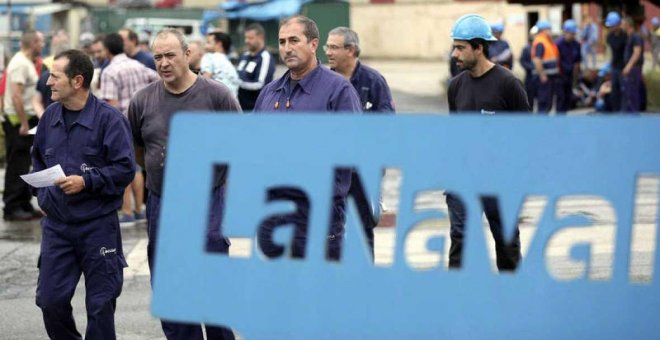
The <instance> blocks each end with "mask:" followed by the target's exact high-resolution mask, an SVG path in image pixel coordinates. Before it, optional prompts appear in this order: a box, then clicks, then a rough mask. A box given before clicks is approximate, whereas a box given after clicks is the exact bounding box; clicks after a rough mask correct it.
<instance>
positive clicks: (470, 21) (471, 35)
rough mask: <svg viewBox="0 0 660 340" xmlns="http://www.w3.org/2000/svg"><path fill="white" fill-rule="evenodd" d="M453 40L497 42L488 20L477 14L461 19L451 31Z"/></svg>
mask: <svg viewBox="0 0 660 340" xmlns="http://www.w3.org/2000/svg"><path fill="white" fill-rule="evenodd" d="M451 38H452V39H454V40H472V39H484V40H486V41H496V40H497V38H495V37H494V36H493V31H492V30H491V29H490V25H488V23H487V22H486V20H485V19H484V18H483V17H481V16H479V15H476V14H466V15H464V16H462V17H460V18H459V19H458V20H457V21H456V23H455V24H454V27H452V29H451Z"/></svg>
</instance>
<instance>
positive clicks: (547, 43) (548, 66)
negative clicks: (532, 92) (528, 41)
mask: <svg viewBox="0 0 660 340" xmlns="http://www.w3.org/2000/svg"><path fill="white" fill-rule="evenodd" d="M538 44H542V45H543V55H542V56H537V55H536V46H538ZM532 58H539V59H541V61H543V70H545V74H547V75H555V74H559V48H557V45H556V44H555V42H554V41H552V38H551V37H550V35H549V34H547V33H545V32H543V33H539V34H537V35H536V37H534V41H533V42H532Z"/></svg>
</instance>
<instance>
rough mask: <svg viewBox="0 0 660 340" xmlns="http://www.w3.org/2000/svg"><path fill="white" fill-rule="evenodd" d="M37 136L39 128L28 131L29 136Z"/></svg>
mask: <svg viewBox="0 0 660 340" xmlns="http://www.w3.org/2000/svg"><path fill="white" fill-rule="evenodd" d="M36 134H37V126H35V127H33V128H31V129H30V130H28V135H36Z"/></svg>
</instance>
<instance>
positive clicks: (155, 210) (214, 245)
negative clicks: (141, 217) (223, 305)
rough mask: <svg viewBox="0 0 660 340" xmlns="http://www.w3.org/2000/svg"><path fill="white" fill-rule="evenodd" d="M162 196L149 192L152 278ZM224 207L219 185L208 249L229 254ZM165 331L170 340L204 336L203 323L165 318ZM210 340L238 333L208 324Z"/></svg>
mask: <svg viewBox="0 0 660 340" xmlns="http://www.w3.org/2000/svg"><path fill="white" fill-rule="evenodd" d="M160 199H161V198H160V196H159V195H157V194H154V193H153V192H149V196H148V197H147V233H148V235H149V245H148V246H147V259H148V260H149V270H150V271H151V279H152V282H153V277H154V271H153V269H154V263H155V261H156V258H155V255H156V253H155V250H156V249H155V246H156V239H157V237H158V228H159V225H160V220H159V218H160V216H159V214H160V203H161V202H160ZM223 209H224V187H218V188H215V189H214V190H213V197H212V199H211V209H210V212H209V224H208V227H207V240H206V250H207V251H209V252H216V253H223V254H227V253H229V241H228V240H227V239H226V238H224V237H223V236H222V231H221V227H220V226H221V224H222V215H223ZM161 326H162V328H163V333H165V337H166V338H167V339H168V340H175V339H176V340H178V339H180V340H202V339H204V335H203V332H202V325H200V324H189V323H181V322H171V321H166V320H161ZM205 328H206V335H207V339H209V340H211V339H213V340H215V339H217V340H221V339H222V340H224V339H234V333H233V332H232V331H231V329H229V328H226V327H214V326H209V325H205Z"/></svg>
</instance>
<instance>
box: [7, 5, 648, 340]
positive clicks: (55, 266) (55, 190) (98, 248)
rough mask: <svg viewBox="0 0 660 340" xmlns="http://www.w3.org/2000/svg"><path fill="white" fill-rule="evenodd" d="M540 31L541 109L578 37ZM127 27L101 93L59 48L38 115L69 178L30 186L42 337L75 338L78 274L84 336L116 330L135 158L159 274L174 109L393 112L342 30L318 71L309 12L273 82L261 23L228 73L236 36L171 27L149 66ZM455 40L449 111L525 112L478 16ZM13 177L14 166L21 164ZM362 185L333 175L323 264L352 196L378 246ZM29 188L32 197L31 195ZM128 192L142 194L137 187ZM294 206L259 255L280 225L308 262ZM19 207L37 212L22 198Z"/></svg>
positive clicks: (456, 228)
mask: <svg viewBox="0 0 660 340" xmlns="http://www.w3.org/2000/svg"><path fill="white" fill-rule="evenodd" d="M536 26H537V27H538V29H539V33H538V34H537V36H536V37H535V39H534V42H533V44H532V47H531V49H532V51H531V55H532V59H533V60H534V65H535V70H536V72H537V75H538V77H539V80H540V85H539V107H543V108H544V110H545V109H548V110H549V108H547V106H548V103H547V100H546V98H547V96H546V94H545V93H546V92H547V91H554V86H556V84H555V83H556V81H555V79H556V78H554V77H555V76H559V75H561V72H560V70H562V69H570V72H569V74H571V75H572V74H573V73H572V72H574V70H575V69H579V62H580V60H579V59H578V58H579V55H580V47H579V45H577V57H576V56H574V59H576V60H575V62H572V63H570V67H569V66H568V65H566V66H565V65H563V64H562V62H561V60H560V58H559V57H560V55H561V54H562V53H567V54H570V55H573V53H575V51H574V47H575V45H574V44H570V45H567V46H569V47H566V48H567V51H568V52H562V51H563V50H564V48H562V47H558V46H557V45H555V43H554V41H552V40H551V39H550V37H549V29H550V27H549V24H546V23H545V22H539V23H537V25H536ZM564 31H565V32H568V33H571V25H570V22H567V23H565V24H564ZM125 33H126V37H122V35H121V33H117V34H115V33H112V34H109V35H107V36H106V37H105V38H104V39H103V41H102V44H103V49H104V50H105V51H107V55H108V60H109V62H107V63H104V64H106V66H105V67H104V69H103V71H102V74H101V77H100V78H101V80H100V83H101V87H100V92H98V93H99V95H98V96H96V95H94V94H93V91H92V90H94V89H93V86H92V85H91V83H92V78H93V74H94V70H93V64H92V61H91V60H90V58H89V56H88V55H86V54H85V53H83V52H81V51H78V50H67V51H64V52H62V53H59V54H57V55H56V56H55V57H54V63H53V68H52V70H51V72H50V75H49V77H48V81H47V85H48V86H49V88H50V89H51V91H52V95H51V98H52V99H53V100H54V101H55V103H54V104H52V105H50V106H48V108H47V109H46V110H45V112H44V114H43V117H42V119H41V120H40V121H39V123H38V124H39V126H38V130H37V132H36V136H35V138H34V146H33V148H32V152H31V156H32V163H33V166H34V170H33V171H39V170H43V169H46V168H48V167H51V166H54V165H57V164H60V165H61V166H62V169H63V170H64V172H65V174H66V176H65V177H62V178H60V179H58V180H57V181H56V182H55V185H54V186H50V187H46V188H37V189H32V194H34V195H36V196H37V198H38V201H39V205H40V207H41V208H42V209H43V210H44V211H45V212H46V216H45V217H44V218H43V222H42V228H43V239H42V248H41V254H40V257H39V268H40V269H39V280H38V284H37V305H38V306H39V307H40V308H41V309H42V312H43V317H44V322H45V326H46V330H47V332H48V334H49V336H50V337H51V338H67V339H69V338H71V339H79V338H81V336H80V334H79V333H78V331H77V329H76V326H75V322H74V320H73V315H72V308H71V304H70V301H71V298H72V296H73V294H74V291H75V288H76V285H77V283H78V281H79V279H80V275H81V274H83V275H85V280H86V296H87V304H86V308H87V314H88V326H87V330H86V337H87V338H110V339H112V338H115V329H114V311H115V307H116V299H117V297H118V296H119V294H120V293H121V288H122V284H123V274H122V269H123V268H124V267H125V266H126V261H125V259H124V255H123V251H122V245H121V232H120V228H119V217H118V215H117V210H119V209H120V208H121V207H122V203H123V202H124V203H125V202H126V199H125V195H126V191H127V188H130V187H131V183H132V182H133V183H136V178H137V176H136V174H137V173H141V170H136V169H138V166H140V167H143V168H144V170H145V171H146V174H147V177H146V188H147V189H148V196H147V198H146V211H145V212H144V213H145V217H146V220H147V228H148V238H149V245H148V259H149V266H150V269H153V268H154V267H153V266H154V263H155V260H156V259H155V244H156V239H157V235H158V230H159V226H160V221H159V216H160V214H159V212H160V206H161V195H162V186H163V180H164V168H165V162H166V159H167V149H166V147H167V143H168V140H169V129H170V125H169V124H170V118H171V117H172V115H173V114H174V113H175V112H180V111H184V112H190V111H213V112H235V113H240V112H242V111H248V110H251V111H252V112H253V113H254V114H271V113H284V112H286V113H296V112H306V113H310V112H311V113H319V114H335V113H338V112H343V113H352V114H359V113H362V112H374V113H393V112H394V110H395V108H394V102H393V100H392V96H391V93H390V89H389V87H388V85H387V82H386V81H385V79H384V78H383V76H382V75H380V74H379V73H378V72H377V71H375V70H374V69H372V68H370V67H368V66H367V65H364V64H362V63H361V62H360V60H359V56H360V52H361V51H360V45H359V38H358V36H357V34H356V33H355V32H354V31H352V30H350V29H348V28H346V27H338V28H335V29H333V30H331V31H330V32H329V36H328V39H327V41H326V43H325V45H324V46H323V50H324V51H325V53H326V55H327V57H328V60H329V65H330V68H326V67H324V66H323V65H321V63H320V61H319V60H318V59H317V58H316V51H317V49H318V47H319V44H320V33H319V30H318V27H317V25H316V23H315V22H314V21H313V20H311V19H309V18H307V17H305V16H294V17H291V18H287V19H285V20H283V21H282V22H281V24H280V27H279V34H278V45H279V56H280V59H281V60H282V62H283V63H284V65H285V66H286V68H287V72H286V73H285V74H284V75H283V76H282V77H280V78H279V79H275V80H273V79H272V78H273V73H274V59H273V58H272V57H271V55H270V54H269V53H268V51H267V50H266V49H265V44H264V41H265V39H264V37H265V32H264V30H263V28H262V27H261V26H259V25H251V26H248V27H247V29H246V31H245V44H246V47H247V51H246V52H245V53H244V54H242V55H241V57H240V59H239V61H238V65H237V67H236V68H234V67H233V65H232V64H231V63H230V62H229V60H228V58H227V53H228V52H229V50H230V48H231V40H230V39H229V36H228V35H226V34H225V33H222V32H213V33H210V34H209V35H207V41H206V44H204V49H205V50H206V51H207V52H208V53H207V54H202V53H201V49H202V44H201V43H191V44H189V43H188V42H187V41H186V39H185V37H184V36H183V34H182V33H181V32H180V31H178V30H175V29H165V30H163V31H161V32H159V33H158V34H156V36H155V38H154V41H153V43H152V53H153V54H152V57H151V60H152V61H153V62H154V65H153V68H151V67H150V65H147V64H148V62H147V61H142V60H140V58H135V59H133V58H132V57H134V55H128V53H127V52H126V48H125V46H124V44H126V43H127V42H126V40H129V42H128V43H129V44H130V43H131V42H130V41H131V34H130V33H131V32H129V31H127V32H125ZM572 33H573V34H574V33H575V32H574V31H573V32H572ZM451 38H452V39H453V46H452V58H454V59H455V60H456V64H457V66H458V68H459V69H461V70H463V71H464V72H461V73H460V74H459V75H458V76H456V77H454V78H453V79H452V80H451V82H450V85H449V90H448V102H449V110H450V113H452V114H455V113H463V112H474V113H480V114H484V115H492V114H499V113H504V112H506V113H529V112H531V107H530V103H529V101H528V94H527V93H526V91H525V87H524V86H523V84H522V82H521V81H520V80H518V79H517V78H515V77H514V76H513V74H512V73H511V71H510V70H509V69H507V68H506V67H503V66H501V65H498V64H497V63H494V62H493V61H492V60H490V59H489V48H490V47H492V45H491V44H492V43H493V42H495V41H497V38H496V36H495V35H494V34H493V30H492V28H491V27H490V25H488V23H487V22H486V21H485V20H484V19H483V18H482V17H480V16H478V15H474V14H470V15H466V16H463V17H461V18H460V19H459V20H458V21H457V22H456V24H455V25H454V27H453V28H452V35H451ZM566 40H569V39H566ZM560 42H561V41H560ZM42 45H43V39H42V40H39V36H38V35H35V36H31V37H29V39H28V38H25V43H24V48H23V49H22V50H21V52H20V53H22V54H23V56H24V57H25V58H27V59H30V56H31V55H33V54H34V53H36V51H37V50H39V51H40V48H41V47H40V46H42ZM193 46H195V47H193ZM634 46H636V45H634V42H633V48H632V51H633V52H632V54H633V56H634V55H636V51H637V50H636V49H635V47H634ZM138 53H140V52H138ZM138 53H136V54H138ZM505 54H506V52H505ZM505 56H506V55H505ZM503 60H508V58H503ZM631 60H632V64H631V66H630V67H628V66H627V64H626V68H624V71H625V72H624V73H626V74H627V76H630V74H631V73H632V72H633V71H634V72H637V71H636V69H635V67H637V61H636V60H637V59H634V58H633V59H631ZM19 62H22V63H24V64H27V65H29V66H30V67H32V68H31V69H30V70H32V69H33V68H34V65H33V64H30V63H25V62H24V61H20V60H19ZM629 62H631V61H630V60H629ZM153 70H155V71H153ZM28 73H29V74H28V78H29V81H28V80H26V81H25V82H23V84H24V86H27V85H28V84H32V82H34V83H36V80H35V77H34V74H32V72H31V71H30V72H28ZM626 84H627V83H626ZM626 88H628V87H626ZM541 97H542V98H543V99H541ZM11 98H16V99H15V100H14V99H12V100H13V102H12V104H15V103H17V102H20V98H19V97H17V96H15V95H12V96H11ZM5 103H7V100H6V99H5ZM550 106H551V104H550ZM5 108H6V109H7V106H6V107H5ZM25 111H26V110H25V109H24V110H23V111H21V110H16V111H15V118H14V120H15V121H16V122H17V124H16V125H15V128H16V133H17V134H18V135H20V136H24V135H25V133H27V129H28V128H29V127H30V126H31V125H36V123H37V119H36V118H35V119H32V121H30V119H28V118H29V117H28V115H27V114H26V112H25ZM9 112H10V111H9ZM30 144H31V143H30ZM28 148H29V146H28ZM27 161H28V163H29V158H28V160H27ZM27 167H28V168H29V164H28V165H27ZM18 172H19V174H23V173H26V172H27V170H25V171H24V172H22V173H21V171H20V170H19V171H18ZM226 177H227V173H226V169H223V168H218V169H217V170H216V173H215V176H214V183H213V189H212V200H211V202H212V204H211V209H210V210H209V218H208V221H209V222H208V226H207V237H206V244H205V246H206V249H207V251H211V252H219V253H227V252H228V250H229V247H230V243H229V241H228V239H226V238H225V237H224V236H223V233H222V215H223V209H224V194H225V185H226V182H227V178H226ZM137 184H139V185H141V183H139V182H138V183H137ZM362 190H363V189H362V185H361V183H360V182H359V176H356V173H355V172H354V171H353V170H352V169H350V168H345V169H341V170H339V171H337V173H336V176H335V179H334V191H333V210H332V227H331V230H330V232H329V234H328V248H327V258H328V259H331V260H338V259H339V258H340V257H341V248H342V241H343V237H344V224H345V211H346V200H347V198H348V197H349V196H353V197H355V198H356V201H357V202H358V210H359V213H360V216H361V218H362V221H363V224H365V227H366V229H365V231H366V233H367V238H368V239H369V241H370V243H371V245H372V246H373V227H375V225H376V220H375V218H373V217H374V212H373V211H371V209H372V208H371V207H370V202H369V201H368V199H367V198H366V196H367V195H366V194H365V193H364V192H363V191H362ZM27 195H28V198H29V195H30V192H29V189H28V192H27ZM134 195H135V197H136V200H137V198H138V196H139V194H134ZM274 195H275V196H277V197H276V199H284V200H290V201H293V202H295V203H301V202H303V199H304V198H303V197H301V195H300V193H299V191H297V190H295V188H282V189H281V190H280V191H279V192H277V193H276V194H275V193H274ZM28 202H29V200H28ZM481 203H482V205H483V207H482V208H483V210H484V212H485V213H486V216H487V218H488V221H489V224H490V227H491V231H492V234H493V237H494V239H495V243H496V254H497V265H498V268H499V269H500V270H502V271H511V270H515V269H516V268H517V266H518V264H519V261H520V259H521V253H520V237H519V231H518V229H517V228H515V231H514V233H513V234H512V235H505V234H504V231H503V227H502V221H501V217H500V216H499V207H498V199H497V198H496V197H483V198H482V199H481ZM447 204H448V206H449V212H450V216H449V217H450V222H451V249H450V256H449V258H450V261H449V265H450V267H452V268H455V267H460V265H461V258H462V249H463V237H464V236H463V235H464V228H465V224H466V223H465V219H466V214H465V207H464V204H463V202H462V200H461V198H460V196H459V195H458V194H457V193H451V192H449V193H447ZM297 206H299V207H305V206H306V207H307V208H306V209H302V210H299V211H298V212H297V213H296V214H292V215H288V216H286V217H284V218H283V219H280V220H273V221H270V222H269V223H265V224H264V225H262V226H261V228H260V230H259V234H258V235H257V241H258V244H259V246H260V249H261V250H262V252H263V253H264V254H265V255H266V256H268V257H278V256H282V255H284V250H283V249H282V247H281V246H280V245H278V244H276V243H275V242H274V241H273V239H272V235H273V232H274V230H275V229H276V228H277V227H279V226H282V225H295V226H296V228H297V229H296V230H297V231H296V232H295V233H294V235H295V236H294V239H293V240H292V243H291V247H290V249H289V254H288V255H290V256H292V257H304V256H305V244H306V234H305V230H306V229H307V228H306V223H307V221H308V214H309V205H305V204H302V203H301V204H297ZM6 208H7V207H6ZM20 208H21V209H23V210H22V211H24V212H25V213H29V214H35V213H34V212H31V210H30V209H29V207H27V206H23V207H20ZM136 209H139V207H136ZM32 211H34V208H33V209H32ZM135 212H136V213H137V212H139V211H138V210H136V211H135ZM152 273H153V271H152ZM162 328H163V331H164V334H165V335H166V337H167V338H168V339H203V337H204V335H203V334H204V333H206V336H207V338H209V339H232V338H233V337H234V335H233V332H232V331H231V330H230V329H229V328H226V327H221V326H210V325H206V326H205V332H204V330H203V326H202V325H199V324H185V323H180V322H172V321H168V320H162Z"/></svg>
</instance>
